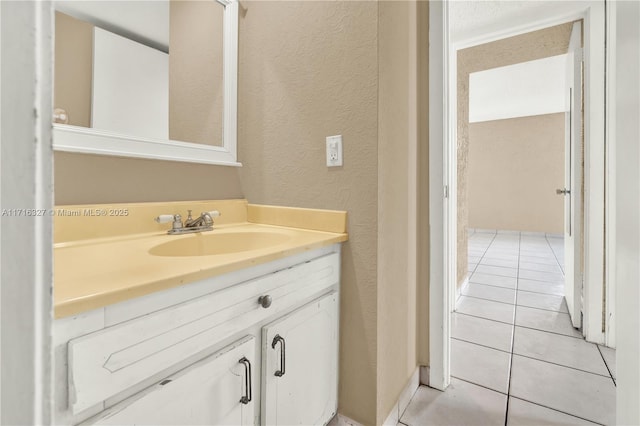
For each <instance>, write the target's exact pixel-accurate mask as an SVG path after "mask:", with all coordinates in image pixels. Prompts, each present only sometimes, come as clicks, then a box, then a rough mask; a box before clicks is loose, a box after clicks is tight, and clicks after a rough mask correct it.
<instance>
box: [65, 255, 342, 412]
mask: <svg viewBox="0 0 640 426" xmlns="http://www.w3.org/2000/svg"><path fill="white" fill-rule="evenodd" d="M339 265H340V258H339V254H337V253H332V254H329V255H327V256H323V257H320V258H318V259H315V260H312V261H310V262H307V263H304V264H300V265H296V266H294V267H292V268H289V269H286V270H283V271H279V272H275V273H272V274H269V275H266V276H263V277H260V278H256V279H254V280H251V281H247V282H243V283H240V284H237V285H234V286H232V287H229V288H226V289H223V290H220V291H217V292H214V293H211V294H208V295H206V296H202V297H199V298H197V299H193V300H190V301H187V302H184V303H181V304H178V305H175V306H172V307H170V308H167V309H164V310H161V311H158V312H154V313H151V314H148V315H145V316H143V317H140V318H136V319H133V320H131V321H127V322H124V323H121V324H118V325H116V326H113V327H109V328H106V329H104V330H101V331H98V332H95V333H92V334H89V335H86V336H82V337H79V338H76V339H73V340H71V341H69V346H68V363H69V364H68V367H69V368H68V373H69V405H70V407H71V409H72V411H73V413H74V414H77V413H79V412H81V411H83V410H85V409H87V408H89V407H91V406H93V405H94V404H97V403H99V402H102V401H104V400H106V399H107V398H110V397H112V396H114V395H117V394H118V393H120V392H122V391H125V390H127V389H128V388H130V387H132V386H135V385H136V384H138V383H140V382H142V381H144V380H147V379H149V378H151V377H153V376H154V375H156V374H158V373H160V372H162V371H164V370H167V369H169V368H171V367H172V366H174V365H176V364H177V363H179V362H181V361H183V360H185V359H188V358H190V357H204V356H206V355H208V354H209V353H211V351H212V350H213V349H214V346H215V344H216V343H217V342H219V341H221V340H224V339H225V338H228V337H230V336H232V335H234V334H236V333H239V332H241V331H242V330H245V329H247V328H249V327H251V326H253V325H255V324H258V323H260V322H262V321H264V320H266V319H268V318H270V317H271V316H273V315H276V314H278V313H281V312H283V311H285V310H287V309H290V308H292V307H294V306H296V305H297V304H299V303H300V302H302V301H304V300H305V299H307V298H309V297H311V296H313V295H315V294H317V293H318V292H321V291H322V290H324V289H327V288H329V287H331V286H332V285H334V284H336V283H338V282H339V279H340V266H339ZM267 294H268V295H270V296H271V298H272V304H271V306H269V307H268V308H263V307H262V306H261V305H260V304H259V303H258V298H259V297H260V296H262V295H267Z"/></svg>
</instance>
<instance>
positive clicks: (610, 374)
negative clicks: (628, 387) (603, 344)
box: [595, 343, 618, 387]
mask: <svg viewBox="0 0 640 426" xmlns="http://www.w3.org/2000/svg"><path fill="white" fill-rule="evenodd" d="M595 345H596V348H598V352H599V353H600V358H602V362H604V366H605V367H607V371H608V372H609V376H611V380H613V386H615V387H618V385H617V383H616V379H615V378H614V377H613V373H612V372H611V369H610V368H609V364H608V363H607V360H606V359H604V354H603V353H602V351H601V350H600V345H598V344H597V343H596V344H595Z"/></svg>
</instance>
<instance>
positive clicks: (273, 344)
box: [271, 334, 286, 377]
mask: <svg viewBox="0 0 640 426" xmlns="http://www.w3.org/2000/svg"><path fill="white" fill-rule="evenodd" d="M278 342H280V370H276V373H275V375H276V376H277V377H282V376H284V373H285V372H286V360H285V352H286V349H285V341H284V337H282V336H280V335H279V334H276V337H274V338H273V342H271V348H272V349H275V348H276V345H277V344H278Z"/></svg>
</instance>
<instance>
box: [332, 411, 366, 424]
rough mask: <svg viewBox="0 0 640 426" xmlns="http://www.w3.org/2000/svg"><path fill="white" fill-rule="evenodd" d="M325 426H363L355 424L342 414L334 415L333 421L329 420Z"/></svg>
mask: <svg viewBox="0 0 640 426" xmlns="http://www.w3.org/2000/svg"><path fill="white" fill-rule="evenodd" d="M327 426H363V425H362V424H361V423H358V422H356V421H355V420H353V419H350V418H349V417H347V416H343V415H342V414H336V415H335V416H333V419H331V421H330V422H329V423H327Z"/></svg>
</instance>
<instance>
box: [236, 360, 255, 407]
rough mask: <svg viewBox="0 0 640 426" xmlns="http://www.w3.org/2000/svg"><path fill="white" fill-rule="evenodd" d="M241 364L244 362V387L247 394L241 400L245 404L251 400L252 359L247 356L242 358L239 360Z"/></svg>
mask: <svg viewBox="0 0 640 426" xmlns="http://www.w3.org/2000/svg"><path fill="white" fill-rule="evenodd" d="M238 363H240V364H244V387H245V390H246V393H245V395H243V396H242V398H240V402H241V403H243V404H245V405H246V404H248V403H249V402H251V398H252V395H251V393H252V392H251V361H249V360H248V359H247V358H246V357H244V356H243V357H242V358H240V360H239V361H238Z"/></svg>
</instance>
